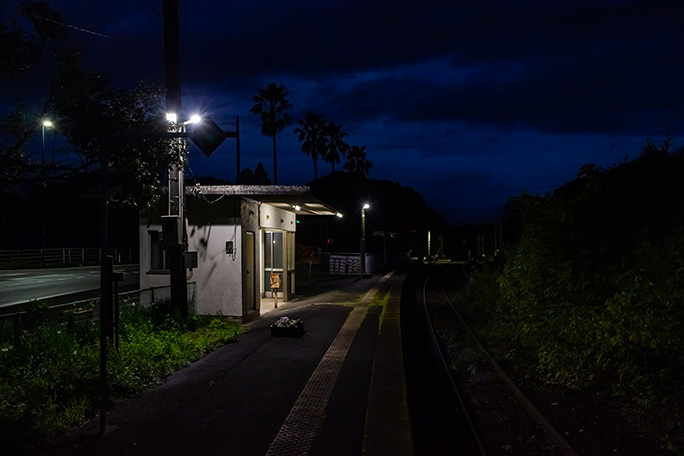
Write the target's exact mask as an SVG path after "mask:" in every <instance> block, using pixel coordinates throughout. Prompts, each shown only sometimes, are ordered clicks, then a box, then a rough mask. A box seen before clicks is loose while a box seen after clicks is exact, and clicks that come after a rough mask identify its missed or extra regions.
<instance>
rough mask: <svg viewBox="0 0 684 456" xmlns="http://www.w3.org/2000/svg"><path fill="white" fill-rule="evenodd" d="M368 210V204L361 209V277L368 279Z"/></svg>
mask: <svg viewBox="0 0 684 456" xmlns="http://www.w3.org/2000/svg"><path fill="white" fill-rule="evenodd" d="M366 209H370V206H369V205H368V204H367V203H366V204H364V205H363V207H362V208H361V277H366Z"/></svg>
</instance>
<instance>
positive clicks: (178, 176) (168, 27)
mask: <svg viewBox="0 0 684 456" xmlns="http://www.w3.org/2000/svg"><path fill="white" fill-rule="evenodd" d="M164 64H165V69H166V109H167V112H172V113H175V114H177V115H180V114H181V80H180V45H179V27H178V0H164ZM181 123H182V122H181ZM182 141H184V140H182ZM183 155H184V154H183ZM182 158H183V161H182V162H181V164H180V165H173V166H172V167H171V169H170V170H169V198H171V199H170V200H169V202H170V204H169V215H175V216H177V217H178V219H179V224H178V225H177V226H178V229H179V230H181V232H180V233H179V234H180V236H179V237H180V239H181V242H177V241H175V240H174V242H173V245H171V246H170V248H169V272H170V282H171V302H172V304H173V306H174V307H176V308H178V309H179V311H180V313H181V316H183V317H186V316H187V313H188V303H187V299H188V291H187V290H188V288H187V282H186V276H185V260H184V251H185V246H184V243H185V213H184V210H183V200H184V196H185V195H184V193H185V191H184V182H183V166H184V160H185V156H183V157H182Z"/></svg>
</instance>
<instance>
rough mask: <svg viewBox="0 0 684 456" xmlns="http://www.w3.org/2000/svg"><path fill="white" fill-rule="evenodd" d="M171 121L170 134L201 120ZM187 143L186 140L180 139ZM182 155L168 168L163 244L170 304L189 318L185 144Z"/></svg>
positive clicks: (173, 118) (169, 116)
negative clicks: (184, 170) (186, 261)
mask: <svg viewBox="0 0 684 456" xmlns="http://www.w3.org/2000/svg"><path fill="white" fill-rule="evenodd" d="M166 120H168V122H169V131H170V132H172V133H181V134H183V135H184V134H185V133H186V131H185V130H186V126H187V125H188V124H191V123H199V122H200V121H201V118H200V117H199V116H197V115H193V116H192V117H191V118H190V120H188V121H185V122H181V123H178V118H177V115H176V114H175V113H168V114H166ZM179 140H180V141H185V140H184V139H179ZM182 147H183V153H182V156H181V163H180V165H177V164H174V165H172V166H171V168H170V169H169V206H168V217H167V221H166V223H164V229H163V231H165V232H164V237H165V238H171V241H164V244H165V248H166V249H167V253H168V258H169V276H170V284H169V285H170V288H171V303H172V305H173V306H174V307H176V308H178V310H179V312H180V314H181V316H182V317H183V318H186V317H187V316H188V287H187V279H186V268H185V248H186V243H187V240H186V233H185V184H184V172H183V167H184V166H185V160H186V153H185V147H186V146H185V144H184V143H183V146H182Z"/></svg>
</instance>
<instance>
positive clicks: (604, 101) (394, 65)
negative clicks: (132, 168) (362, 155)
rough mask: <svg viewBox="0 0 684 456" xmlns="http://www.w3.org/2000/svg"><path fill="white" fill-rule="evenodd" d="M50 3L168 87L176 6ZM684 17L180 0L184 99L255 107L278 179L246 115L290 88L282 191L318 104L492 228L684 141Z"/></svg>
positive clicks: (399, 175) (421, 188)
mask: <svg viewBox="0 0 684 456" xmlns="http://www.w3.org/2000/svg"><path fill="white" fill-rule="evenodd" d="M12 3H16V2H13V1H11V0H0V5H9V4H12ZM48 3H50V4H51V5H53V6H54V7H55V8H56V9H58V10H61V11H62V12H63V17H64V21H65V23H66V24H68V25H69V26H71V27H72V29H71V30H72V38H73V39H74V41H75V42H76V43H77V44H78V46H79V47H80V48H81V50H82V54H83V58H84V63H85V64H86V65H87V66H88V67H89V68H91V69H94V70H98V71H102V72H103V73H106V74H111V75H113V76H115V82H116V83H117V84H119V85H121V86H124V87H126V86H128V87H132V85H133V84H134V83H135V82H136V81H138V80H145V81H155V80H158V81H163V77H164V68H163V65H164V61H163V39H164V36H163V16H162V11H163V7H162V3H163V1H162V0H116V1H113V0H101V1H97V2H93V1H85V0H82V1H76V0H52V1H49V2H48ZM683 24H684V2H682V1H681V0H634V1H630V0H587V1H583V0H537V1H531V0H509V1H500V0H469V1H461V0H453V1H439V0H410V1H409V0H382V1H380V0H376V1H368V0H329V1H323V0H287V1H283V0H271V1H259V0H202V1H194V2H190V1H188V0H180V28H181V31H180V33H181V35H180V43H181V63H182V75H181V77H182V81H183V107H184V109H186V110H187V111H188V113H189V112H191V111H198V112H201V113H203V114H205V115H209V116H211V118H212V119H213V120H214V121H216V122H217V123H218V124H219V125H220V126H222V127H223V128H224V130H231V129H234V128H235V127H234V123H235V117H236V116H240V134H241V165H242V167H250V168H252V169H254V168H255V167H256V164H257V163H258V162H259V161H261V162H262V163H263V165H264V167H265V168H266V170H267V172H268V174H269V176H270V177H272V175H273V170H272V168H273V163H272V149H271V142H270V139H269V138H267V137H265V136H263V135H261V133H260V130H259V127H260V123H259V119H258V117H257V116H254V115H252V114H250V113H249V108H250V107H251V106H252V96H253V95H254V93H255V92H256V88H257V87H265V86H266V85H267V84H269V83H271V82H276V83H278V84H283V85H285V86H286V88H287V89H288V91H289V93H290V99H291V101H292V104H293V108H292V109H291V111H290V114H291V116H292V117H293V119H295V122H294V124H293V125H291V126H290V127H289V128H287V129H286V130H285V131H284V132H283V133H281V135H280V137H279V140H278V180H279V183H280V184H305V183H306V182H307V181H309V180H311V179H313V164H312V162H311V159H310V158H309V157H307V156H306V155H305V154H304V153H303V152H301V150H300V144H299V143H298V141H297V137H296V135H295V134H294V133H292V130H293V129H294V128H296V126H297V125H296V122H297V120H299V119H303V118H304V116H305V113H306V112H309V111H310V112H315V113H319V114H323V115H324V116H325V117H326V119H327V120H329V121H332V122H335V123H338V124H342V125H343V128H344V130H345V131H346V132H348V133H349V136H348V137H347V138H346V139H347V141H348V142H349V143H350V144H351V145H359V146H366V152H367V154H368V158H369V159H370V160H371V161H372V162H373V164H374V165H373V168H372V170H371V173H370V177H372V178H375V179H387V180H391V181H396V182H400V183H401V184H402V185H404V186H410V187H413V188H414V189H415V190H416V191H418V192H419V193H420V194H422V195H423V196H424V198H425V199H426V201H427V203H428V205H429V206H431V207H433V208H434V209H436V210H437V211H438V212H439V213H441V214H442V215H443V216H444V217H445V218H446V219H447V220H448V221H450V222H451V223H454V224H459V223H468V222H480V221H492V220H494V219H496V217H498V216H499V215H500V214H501V207H502V206H503V204H504V203H505V202H506V200H507V199H508V198H509V197H511V196H514V195H518V194H520V193H521V192H522V191H523V190H527V191H529V192H531V193H541V194H544V193H546V192H548V191H552V190H553V189H554V188H556V187H558V186H560V185H562V184H564V183H565V182H568V181H570V180H572V179H573V178H574V177H575V176H576V174H577V172H578V170H579V167H580V166H581V165H582V164H585V163H595V164H597V165H599V166H602V167H610V166H612V165H614V164H616V163H618V162H620V161H621V160H623V159H624V158H625V157H628V158H634V157H636V156H637V155H638V153H639V151H640V149H641V147H642V146H643V145H644V144H645V142H646V141H647V140H648V139H650V140H653V141H660V140H661V139H662V137H663V135H664V134H665V132H669V133H670V134H671V135H672V136H673V137H674V139H675V142H676V143H677V144H682V140H681V138H682V135H683V134H684V123H683V121H684V93H683V91H684V59H683V58H682V56H684V25H683ZM235 160H236V149H235V141H234V140H232V139H228V140H226V142H225V143H224V144H223V145H222V146H221V147H220V148H219V149H218V150H217V151H216V152H214V154H213V155H211V156H210V157H209V158H207V157H205V156H204V155H203V154H202V153H201V152H199V151H198V150H193V151H191V154H190V168H191V170H190V173H191V175H195V176H207V175H211V176H214V177H220V178H226V179H230V180H234V179H235V174H236V163H235ZM318 168H319V175H322V174H325V173H328V172H330V165H328V164H324V163H319V167H318Z"/></svg>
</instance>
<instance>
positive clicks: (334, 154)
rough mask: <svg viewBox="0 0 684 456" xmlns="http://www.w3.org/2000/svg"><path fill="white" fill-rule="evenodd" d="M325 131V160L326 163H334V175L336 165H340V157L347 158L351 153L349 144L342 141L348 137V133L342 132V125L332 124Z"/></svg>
mask: <svg viewBox="0 0 684 456" xmlns="http://www.w3.org/2000/svg"><path fill="white" fill-rule="evenodd" d="M323 131H324V136H325V138H326V143H327V144H326V146H327V150H326V152H325V157H324V159H325V161H326V162H328V163H332V172H333V173H334V172H335V163H339V162H340V156H343V157H344V156H346V155H347V152H348V151H349V144H347V143H346V142H344V140H343V139H342V138H344V137H345V136H347V133H346V132H343V131H342V125H336V124H334V123H332V122H330V123H329V124H327V125H326V126H325V128H324V129H323Z"/></svg>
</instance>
